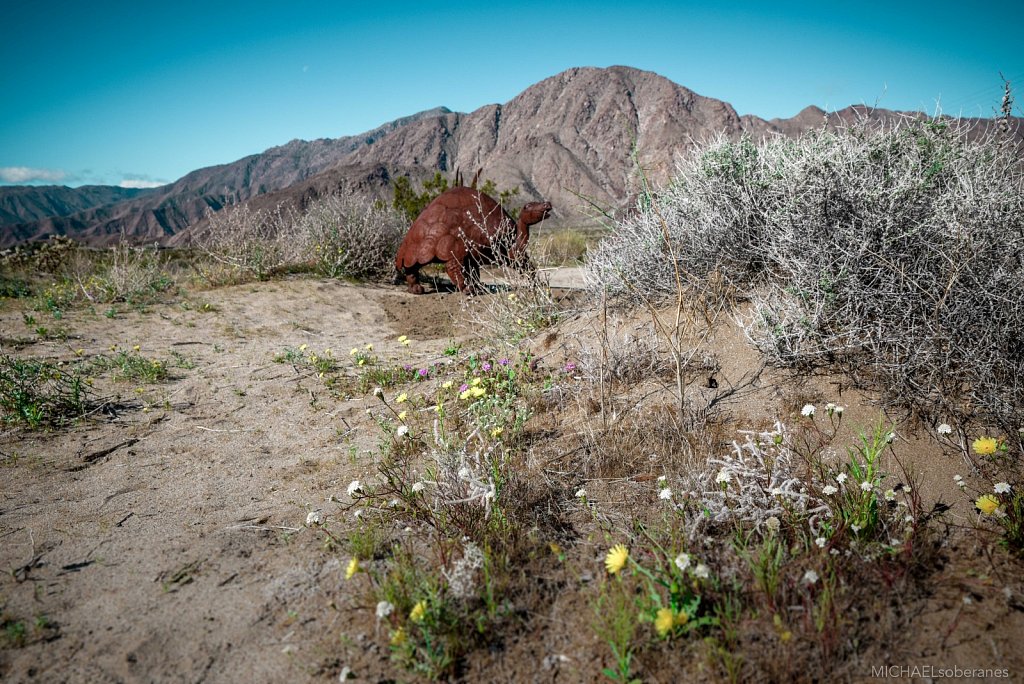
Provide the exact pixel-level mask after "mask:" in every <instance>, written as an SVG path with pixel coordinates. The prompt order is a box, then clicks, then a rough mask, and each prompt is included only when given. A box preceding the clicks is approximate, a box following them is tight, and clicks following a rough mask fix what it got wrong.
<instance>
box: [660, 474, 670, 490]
mask: <svg viewBox="0 0 1024 684" xmlns="http://www.w3.org/2000/svg"><path fill="white" fill-rule="evenodd" d="M666 480H668V478H667V477H665V476H664V475H659V476H658V486H659V487H660V486H661V485H663V484H665V481H666Z"/></svg>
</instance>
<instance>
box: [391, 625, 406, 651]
mask: <svg viewBox="0 0 1024 684" xmlns="http://www.w3.org/2000/svg"><path fill="white" fill-rule="evenodd" d="M404 643H405V630H404V629H403V628H401V627H399V628H398V629H396V630H395V631H394V632H392V633H391V645H392V646H401V645H402V644H404Z"/></svg>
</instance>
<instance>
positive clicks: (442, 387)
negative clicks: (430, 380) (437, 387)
mask: <svg viewBox="0 0 1024 684" xmlns="http://www.w3.org/2000/svg"><path fill="white" fill-rule="evenodd" d="M453 384H454V383H452V381H451V380H449V381H447V382H445V383H443V384H442V385H441V389H451V388H452V385H453Z"/></svg>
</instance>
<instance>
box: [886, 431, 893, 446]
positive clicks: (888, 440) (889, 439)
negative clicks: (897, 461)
mask: <svg viewBox="0 0 1024 684" xmlns="http://www.w3.org/2000/svg"><path fill="white" fill-rule="evenodd" d="M895 440H896V433H895V432H890V433H889V434H887V435H886V436H885V443H886V444H892V443H893V442H894V441H895Z"/></svg>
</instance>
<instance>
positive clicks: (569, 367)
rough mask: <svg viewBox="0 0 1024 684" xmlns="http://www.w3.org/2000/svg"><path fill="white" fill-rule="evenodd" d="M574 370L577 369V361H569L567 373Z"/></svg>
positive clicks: (566, 367)
mask: <svg viewBox="0 0 1024 684" xmlns="http://www.w3.org/2000/svg"><path fill="white" fill-rule="evenodd" d="M574 370H576V364H575V363H573V362H572V361H570V362H569V363H567V364H565V372H566V373H572V372H573V371H574Z"/></svg>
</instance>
